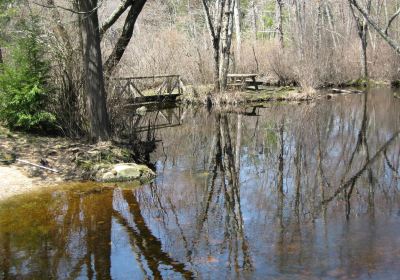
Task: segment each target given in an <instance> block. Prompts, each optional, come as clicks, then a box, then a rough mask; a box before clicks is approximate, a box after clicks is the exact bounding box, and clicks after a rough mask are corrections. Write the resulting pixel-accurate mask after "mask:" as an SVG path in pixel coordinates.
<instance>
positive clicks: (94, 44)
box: [79, 0, 111, 141]
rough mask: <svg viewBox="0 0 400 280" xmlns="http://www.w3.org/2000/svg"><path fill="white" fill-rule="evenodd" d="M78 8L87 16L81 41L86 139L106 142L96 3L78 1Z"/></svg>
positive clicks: (108, 129) (108, 133) (107, 130)
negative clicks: (87, 133)
mask: <svg viewBox="0 0 400 280" xmlns="http://www.w3.org/2000/svg"><path fill="white" fill-rule="evenodd" d="M79 6H80V10H81V11H82V12H85V13H87V14H85V15H84V16H83V17H82V18H83V20H82V38H83V63H84V71H85V89H86V106H87V114H88V119H89V136H90V138H91V140H93V141H101V140H108V139H109V138H110V136H111V127H110V122H109V119H108V114H107V107H106V91H105V88H104V76H103V64H102V58H101V49H100V32H99V19H98V16H97V9H96V7H97V0H81V1H79Z"/></svg>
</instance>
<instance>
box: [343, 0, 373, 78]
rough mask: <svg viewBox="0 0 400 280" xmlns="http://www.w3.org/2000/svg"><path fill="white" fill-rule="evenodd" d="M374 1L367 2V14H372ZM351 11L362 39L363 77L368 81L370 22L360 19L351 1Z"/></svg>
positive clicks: (363, 18)
mask: <svg viewBox="0 0 400 280" xmlns="http://www.w3.org/2000/svg"><path fill="white" fill-rule="evenodd" d="M371 2H372V0H368V2H367V10H366V13H367V14H368V15H369V14H370V12H371V6H372V3H371ZM349 4H350V10H351V12H352V14H353V18H354V20H355V22H356V26H357V33H358V37H359V38H360V46H361V54H360V60H361V76H362V78H363V79H368V64H367V63H368V60H367V46H368V37H367V35H368V21H367V19H366V18H365V17H359V16H358V15H357V14H356V12H355V11H354V8H353V5H352V1H350V3H349Z"/></svg>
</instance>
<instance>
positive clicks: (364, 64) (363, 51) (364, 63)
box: [360, 24, 368, 79]
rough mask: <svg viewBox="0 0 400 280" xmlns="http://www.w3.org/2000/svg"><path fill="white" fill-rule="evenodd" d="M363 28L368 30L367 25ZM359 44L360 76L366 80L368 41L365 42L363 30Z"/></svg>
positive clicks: (365, 37) (365, 35)
mask: <svg viewBox="0 0 400 280" xmlns="http://www.w3.org/2000/svg"><path fill="white" fill-rule="evenodd" d="M364 28H366V29H367V28H368V25H367V24H365V25H364ZM360 42H361V67H362V68H361V69H362V70H361V75H362V78H364V79H368V64H367V63H368V59H367V46H368V41H367V31H366V30H364V31H363V34H362V36H361V38H360Z"/></svg>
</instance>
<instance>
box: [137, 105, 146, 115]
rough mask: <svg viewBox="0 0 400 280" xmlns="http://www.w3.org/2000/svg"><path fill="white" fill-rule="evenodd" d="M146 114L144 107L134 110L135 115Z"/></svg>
mask: <svg viewBox="0 0 400 280" xmlns="http://www.w3.org/2000/svg"><path fill="white" fill-rule="evenodd" d="M146 112H147V108H146V107H145V106H142V107H139V108H137V109H136V114H138V115H145V114H146Z"/></svg>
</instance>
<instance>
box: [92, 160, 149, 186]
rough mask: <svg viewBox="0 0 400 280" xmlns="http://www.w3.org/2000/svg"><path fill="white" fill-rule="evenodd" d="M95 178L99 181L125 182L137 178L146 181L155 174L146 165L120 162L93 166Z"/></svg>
mask: <svg viewBox="0 0 400 280" xmlns="http://www.w3.org/2000/svg"><path fill="white" fill-rule="evenodd" d="M95 169H96V170H97V172H96V176H95V177H96V178H95V179H96V180H97V181H101V182H127V181H135V180H138V181H140V182H146V181H149V180H151V179H153V178H154V177H155V176H156V174H155V173H154V172H153V171H152V170H151V169H150V168H148V167H147V166H145V165H139V164H136V163H120V164H115V165H97V166H95Z"/></svg>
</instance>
